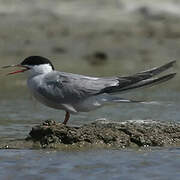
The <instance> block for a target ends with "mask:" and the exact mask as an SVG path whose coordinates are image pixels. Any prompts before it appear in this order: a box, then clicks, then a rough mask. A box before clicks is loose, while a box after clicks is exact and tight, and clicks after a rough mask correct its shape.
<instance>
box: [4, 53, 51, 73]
mask: <svg viewBox="0 0 180 180" xmlns="http://www.w3.org/2000/svg"><path fill="white" fill-rule="evenodd" d="M9 67H19V68H21V69H19V70H17V71H13V72H10V73H8V75H12V74H16V73H22V72H26V74H27V75H28V76H35V75H38V74H44V73H49V72H51V71H53V70H54V66H53V64H52V63H51V61H49V60H48V59H47V58H44V57H41V56H30V57H27V58H25V59H24V60H23V61H22V62H21V63H20V64H16V65H9V66H4V67H3V68H9Z"/></svg>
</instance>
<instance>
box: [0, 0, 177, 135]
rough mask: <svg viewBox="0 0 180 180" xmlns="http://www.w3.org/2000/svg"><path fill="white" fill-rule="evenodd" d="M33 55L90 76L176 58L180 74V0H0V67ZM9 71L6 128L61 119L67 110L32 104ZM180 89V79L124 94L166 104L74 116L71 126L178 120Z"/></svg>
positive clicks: (4, 93) (1, 86)
mask: <svg viewBox="0 0 180 180" xmlns="http://www.w3.org/2000/svg"><path fill="white" fill-rule="evenodd" d="M31 55H40V56H45V57H47V58H49V59H51V61H52V63H53V64H54V66H55V68H56V69H57V70H59V71H66V72H72V73H79V74H86V75H91V76H111V75H128V74H133V73H136V72H138V71H142V70H145V69H148V68H152V67H155V66H159V65H162V64H164V63H167V62H169V61H171V60H177V64H176V65H175V67H174V71H177V72H178V71H179V66H178V64H179V57H180V1H178V0H163V1H160V0H159V1H157V0H151V1H147V0H111V1H110V0H86V1H84V0H76V1H74V0H53V1H49V0H38V1H37V0H28V1H25V0H13V1H12V0H0V66H3V65H8V64H16V63H20V62H21V61H22V60H23V59H24V58H26V57H28V56H31ZM7 71H8V72H9V71H11V69H9V70H5V69H2V70H1V71H0V92H1V93H0V100H1V101H0V114H1V115H0V119H1V123H4V124H5V126H4V128H7V123H9V124H8V127H9V126H10V125H12V126H13V128H15V129H16V130H17V129H18V128H19V127H22V130H26V131H27V129H25V128H24V125H25V124H26V125H28V127H29V124H30V123H39V121H40V122H42V121H43V120H45V119H48V118H53V119H55V120H57V121H62V119H63V118H64V112H63V111H57V110H51V109H50V108H46V107H44V106H41V105H40V104H39V103H36V102H34V101H33V100H31V99H32V98H31V96H30V94H29V92H28V89H27V87H26V78H25V77H24V75H23V74H17V75H14V76H6V75H5V74H6V73H7ZM179 89H180V84H179V75H177V76H176V77H175V78H174V79H173V80H171V81H169V82H167V83H165V84H162V85H158V86H156V87H153V88H148V89H143V90H139V91H137V92H135V93H130V94H127V95H126V94H125V95H123V97H128V98H133V99H143V100H150V101H160V104H161V105H156V106H154V105H148V106H144V105H143V106H142V105H141V106H140V105H127V104H126V105H124V104H123V105H122V104H120V105H118V106H113V107H109V106H108V107H105V108H102V109H100V110H98V111H95V112H91V113H90V114H89V115H88V114H85V115H82V114H80V115H78V116H73V117H72V121H71V123H77V124H78V123H84V119H89V120H94V119H96V118H104V117H105V118H111V119H113V120H123V119H125V120H126V119H138V118H140V119H147V118H154V119H160V120H179V116H180V115H179V110H178V109H179V103H180V100H179V99H180V95H179ZM119 110H120V111H119ZM137 112H138V113H137ZM164 112H166V113H164ZM38 120H39V121H38ZM73 120H75V121H73ZM17 121H19V125H18V123H17ZM15 122H16V125H17V126H18V127H15V126H14V123H15ZM23 123H25V124H24V125H23ZM22 130H21V131H19V132H21V133H24V132H23V131H22ZM6 132H9V131H6ZM19 132H18V133H19ZM8 137H9V136H8Z"/></svg>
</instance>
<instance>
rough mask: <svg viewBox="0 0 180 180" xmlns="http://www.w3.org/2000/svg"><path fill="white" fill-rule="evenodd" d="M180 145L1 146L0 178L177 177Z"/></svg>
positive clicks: (174, 179)
mask: <svg viewBox="0 0 180 180" xmlns="http://www.w3.org/2000/svg"><path fill="white" fill-rule="evenodd" d="M179 152H180V149H178V148H172V149H154V150H152V151H150V150H148V151H147V150H146V151H145V150H138V151H136V150H94V151H93V150H92V151H86V152H59V151H46V150H44V151H43V150H1V151H0V162H1V163H0V172H1V173H0V179H13V180H19V179H27V180H30V179H52V180H54V179H66V180H70V179H89V180H95V179H105V180H106V179H108V180H109V179H113V180H115V179H117V180H118V179H131V180H136V179H139V180H144V179H147V180H148V179H153V180H155V179H158V180H168V179H173V180H178V179H179V175H180V169H179V167H180V154H179Z"/></svg>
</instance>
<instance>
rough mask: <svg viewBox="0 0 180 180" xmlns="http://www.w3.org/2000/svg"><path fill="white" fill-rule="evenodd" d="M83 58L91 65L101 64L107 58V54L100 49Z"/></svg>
mask: <svg viewBox="0 0 180 180" xmlns="http://www.w3.org/2000/svg"><path fill="white" fill-rule="evenodd" d="M85 59H86V60H87V61H88V62H89V63H90V64H91V65H103V64H104V63H105V62H106V61H107V60H108V55H107V54H106V53H105V52H102V51H96V52H94V53H93V54H91V55H87V56H86V57H85Z"/></svg>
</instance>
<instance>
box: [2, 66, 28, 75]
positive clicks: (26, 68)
mask: <svg viewBox="0 0 180 180" xmlns="http://www.w3.org/2000/svg"><path fill="white" fill-rule="evenodd" d="M10 67H21V68H23V69H20V70H17V71H13V72H10V73H8V74H7V75H11V74H16V73H21V72H25V71H27V70H29V68H28V67H26V66H22V65H21V64H16V65H8V66H3V67H2V68H4V69H5V68H10Z"/></svg>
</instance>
